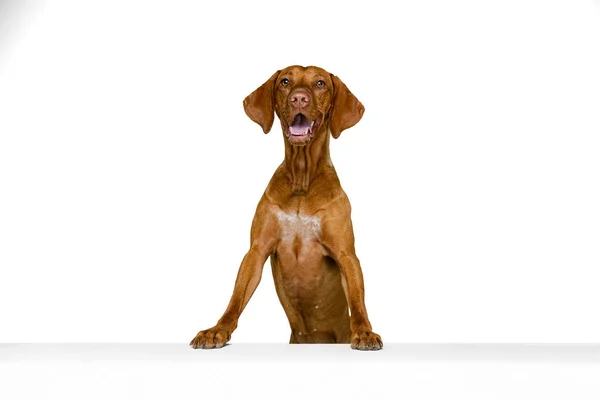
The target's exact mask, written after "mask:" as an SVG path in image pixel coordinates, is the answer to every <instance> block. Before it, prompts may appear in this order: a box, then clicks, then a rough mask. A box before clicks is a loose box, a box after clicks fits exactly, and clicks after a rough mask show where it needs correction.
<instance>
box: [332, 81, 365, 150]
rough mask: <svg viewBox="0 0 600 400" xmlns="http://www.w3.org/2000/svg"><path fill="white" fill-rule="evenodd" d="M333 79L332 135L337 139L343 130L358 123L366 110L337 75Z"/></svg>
mask: <svg viewBox="0 0 600 400" xmlns="http://www.w3.org/2000/svg"><path fill="white" fill-rule="evenodd" d="M331 79H332V80H333V92H334V93H333V111H332V113H331V125H330V129H331V135H332V136H333V138H334V139H337V138H338V137H339V136H340V134H341V133H342V131H343V130H345V129H348V128H350V127H353V126H354V125H356V123H357V122H358V121H360V119H361V118H362V115H363V113H364V112H365V107H364V106H363V105H362V103H361V102H360V101H358V99H357V98H356V97H355V96H354V95H353V94H352V93H351V92H350V90H349V89H348V87H347V86H346V85H345V84H344V82H342V81H341V80H340V78H338V77H337V76H335V75H333V74H332V75H331Z"/></svg>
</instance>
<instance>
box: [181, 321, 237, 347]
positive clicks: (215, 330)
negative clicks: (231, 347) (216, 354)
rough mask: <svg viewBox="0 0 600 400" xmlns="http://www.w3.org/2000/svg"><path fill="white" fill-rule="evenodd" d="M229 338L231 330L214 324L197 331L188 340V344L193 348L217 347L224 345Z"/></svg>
mask: <svg viewBox="0 0 600 400" xmlns="http://www.w3.org/2000/svg"><path fill="white" fill-rule="evenodd" d="M229 339H231V332H229V331H226V330H225V329H222V328H220V327H218V326H215V327H212V328H210V329H206V330H204V331H200V332H198V334H197V335H196V337H195V338H194V339H193V340H192V341H191V342H190V346H191V347H193V348H194V349H215V348H216V349H218V348H221V347H223V346H225V343H227V342H228V341H229Z"/></svg>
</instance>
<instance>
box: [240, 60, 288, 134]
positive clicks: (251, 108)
mask: <svg viewBox="0 0 600 400" xmlns="http://www.w3.org/2000/svg"><path fill="white" fill-rule="evenodd" d="M278 75H279V71H277V72H275V73H274V74H273V76H271V77H270V78H269V80H267V81H266V82H265V83H263V84H262V85H261V86H260V87H259V88H258V89H256V90H255V91H254V92H252V93H250V95H249V96H248V97H246V98H245V99H244V111H246V115H247V116H248V117H249V118H250V119H251V120H252V121H254V122H256V123H257V124H259V125H260V126H261V127H262V130H263V132H264V133H269V131H270V130H271V127H272V126H273V121H274V120H275V108H274V106H273V102H274V99H273V87H274V85H275V80H276V79H277V76H278Z"/></svg>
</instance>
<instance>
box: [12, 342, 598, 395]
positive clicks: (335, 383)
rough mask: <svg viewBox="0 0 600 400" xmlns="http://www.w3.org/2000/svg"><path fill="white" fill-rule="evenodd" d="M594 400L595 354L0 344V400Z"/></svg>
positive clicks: (545, 348) (523, 347)
mask: <svg viewBox="0 0 600 400" xmlns="http://www.w3.org/2000/svg"><path fill="white" fill-rule="evenodd" d="M208 396H211V397H212V398H215V399H234V398H235V399H241V398H247V399H303V400H304V399H346V398H361V399H440V400H442V399H461V400H464V399H478V400H484V399H511V400H514V399H528V400H536V399H543V400H548V399H576V400H581V399H595V400H597V399H600V344H586V345H584V344H581V345H575V344H547V345H546V344H394V343H386V344H385V347H384V349H383V350H381V351H378V352H361V351H352V350H351V349H350V347H349V346H347V345H288V344H248V343H234V344H231V345H228V346H226V347H224V348H223V349H218V350H192V349H191V348H189V347H188V346H187V345H186V344H141V343H138V344H133V343H125V344H101V343H90V344H0V399H6V400H13V399H15V400H17V399H61V400H62V399H86V400H88V399H89V400H91V399H110V400H114V399H177V400H179V399H203V398H208Z"/></svg>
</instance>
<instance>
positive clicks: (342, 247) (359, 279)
mask: <svg viewBox="0 0 600 400" xmlns="http://www.w3.org/2000/svg"><path fill="white" fill-rule="evenodd" d="M321 241H322V244H323V246H324V247H325V248H326V249H327V252H328V253H329V256H330V257H332V258H333V259H334V260H335V262H336V264H337V265H338V267H339V268H340V271H341V273H342V286H343V288H344V293H345V294H346V300H347V301H348V306H349V308H350V330H351V336H350V345H351V347H352V348H353V349H358V350H379V349H381V348H382V347H383V342H382V340H381V337H380V336H379V335H378V334H376V333H375V332H373V330H372V328H371V322H370V321H369V317H368V315H367V307H366V306H365V287H364V281H363V274H362V269H361V267H360V262H359V260H358V257H356V253H355V250H354V233H353V231H352V221H351V220H350V204H349V203H348V201H347V199H345V198H344V199H343V202H340V203H337V204H332V211H330V212H329V215H328V216H327V217H325V219H324V221H323V233H322V238H321Z"/></svg>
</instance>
